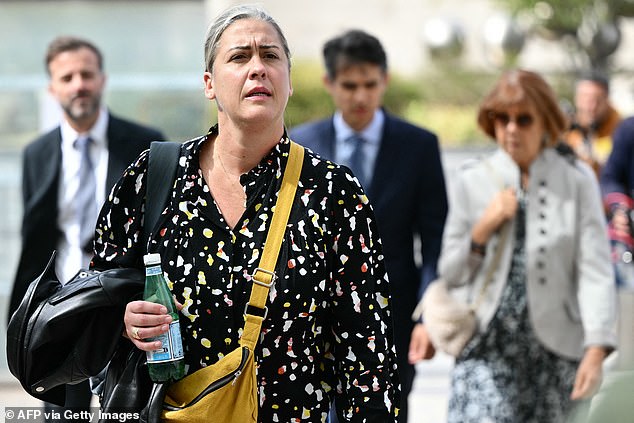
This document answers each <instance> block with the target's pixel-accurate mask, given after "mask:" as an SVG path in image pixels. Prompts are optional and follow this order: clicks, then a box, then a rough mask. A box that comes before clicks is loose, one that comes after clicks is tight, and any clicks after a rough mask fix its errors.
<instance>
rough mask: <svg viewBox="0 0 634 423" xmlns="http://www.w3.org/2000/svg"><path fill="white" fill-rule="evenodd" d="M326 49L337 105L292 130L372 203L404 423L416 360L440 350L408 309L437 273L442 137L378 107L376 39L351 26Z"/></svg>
mask: <svg viewBox="0 0 634 423" xmlns="http://www.w3.org/2000/svg"><path fill="white" fill-rule="evenodd" d="M323 55H324V60H325V65H326V71H327V74H326V75H325V77H324V84H325V86H326V89H327V90H328V92H329V93H330V95H331V96H332V99H333V101H334V103H335V106H336V108H337V110H336V112H335V114H334V115H333V116H332V117H330V118H328V119H325V120H321V121H317V122H312V123H307V124H304V125H301V126H299V127H296V128H293V129H292V130H291V132H290V135H291V138H292V139H293V140H295V141H297V142H299V143H301V144H303V145H304V146H306V147H308V148H310V149H311V150H313V151H314V152H316V153H317V154H319V155H321V156H322V157H324V158H326V159H329V160H333V161H334V162H336V163H340V164H344V165H347V166H348V167H350V168H351V169H352V171H353V172H354V174H355V175H356V176H357V178H358V179H359V181H360V182H361V184H362V186H363V188H364V190H365V191H366V193H367V195H368V198H369V199H370V202H371V204H372V206H373V208H374V211H375V214H376V218H377V222H378V226H379V232H380V236H381V239H382V241H383V247H384V253H385V259H386V266H387V271H388V276H389V278H390V284H391V285H390V286H391V293H392V303H393V304H392V310H393V312H394V337H395V344H396V353H397V359H398V366H399V376H400V380H401V393H402V394H401V404H400V405H401V407H400V408H401V412H400V414H399V415H400V417H399V421H400V422H407V396H408V394H409V392H410V390H411V387H412V383H413V380H414V376H415V368H414V366H413V364H414V363H415V362H416V361H418V360H420V359H429V358H431V357H433V355H434V353H435V351H434V347H433V346H432V345H431V343H430V341H429V338H428V336H427V332H426V330H425V327H424V325H423V324H422V323H421V322H417V323H415V322H413V321H412V318H411V315H412V311H413V310H414V308H415V306H416V304H417V302H418V299H419V298H420V297H421V295H422V292H423V291H424V289H425V287H426V285H427V284H428V283H429V282H431V281H432V280H433V279H434V278H435V277H436V261H437V259H438V255H439V254H440V244H441V239H442V232H443V226H444V223H445V217H446V214H447V195H446V191H445V180H444V176H443V169H442V163H441V159H440V151H439V146H438V139H437V137H436V136H435V135H434V134H433V133H431V132H429V131H427V130H425V129H422V128H419V127H416V126H414V125H412V124H410V123H407V122H405V121H403V120H401V119H398V118H396V117H394V116H392V115H390V114H389V113H388V112H386V111H385V110H384V109H383V108H382V107H381V106H382V101H383V95H384V93H385V90H386V88H387V85H388V79H389V78H388V72H387V58H386V54H385V51H384V49H383V47H382V46H381V43H380V42H379V40H378V39H376V38H375V37H373V36H372V35H369V34H367V33H365V32H363V31H358V30H352V31H348V32H346V33H344V34H343V35H341V36H339V37H336V38H334V39H332V40H330V41H328V42H327V43H326V44H325V46H324V49H323ZM417 241H419V242H417ZM417 245H420V248H416V246H417ZM421 261H422V263H421ZM342 353H345V352H342ZM333 417H334V416H333ZM333 420H334V418H333Z"/></svg>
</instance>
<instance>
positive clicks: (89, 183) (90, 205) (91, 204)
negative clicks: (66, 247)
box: [74, 137, 98, 252]
mask: <svg viewBox="0 0 634 423" xmlns="http://www.w3.org/2000/svg"><path fill="white" fill-rule="evenodd" d="M92 143H93V139H92V138H90V137H79V138H78V139H77V140H76V141H75V144H74V146H75V148H76V149H77V150H79V152H80V153H81V163H80V165H79V188H78V189H77V195H76V196H75V207H76V210H77V216H78V218H79V228H80V229H79V242H80V245H81V247H82V250H84V251H86V252H92V239H93V236H94V233H95V223H96V222H97V215H98V210H97V203H96V201H95V193H96V191H97V178H96V177H95V167H94V165H93V162H92V159H91V158H90V145H91V144H92Z"/></svg>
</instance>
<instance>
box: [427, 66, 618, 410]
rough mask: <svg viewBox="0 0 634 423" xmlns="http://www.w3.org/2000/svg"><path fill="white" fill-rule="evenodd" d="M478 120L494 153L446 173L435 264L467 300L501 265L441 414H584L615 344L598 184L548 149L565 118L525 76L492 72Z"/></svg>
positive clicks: (532, 76) (549, 93)
mask: <svg viewBox="0 0 634 423" xmlns="http://www.w3.org/2000/svg"><path fill="white" fill-rule="evenodd" d="M478 124H479V126H480V128H481V129H482V130H483V131H484V132H485V133H486V134H487V135H488V136H490V137H491V138H492V139H493V140H495V142H496V143H497V145H498V149H497V150H496V151H495V152H493V153H492V154H491V155H489V156H487V157H483V158H481V159H477V160H471V161H470V162H467V163H466V164H464V165H463V166H462V167H461V168H460V169H459V171H458V172H457V173H456V179H455V183H454V184H452V186H453V189H452V192H451V195H450V204H451V205H452V207H451V208H450V210H449V216H448V218H447V224H446V225H445V232H444V237H443V246H442V253H441V256H440V260H439V264H438V268H439V273H440V274H441V276H442V277H443V278H444V279H446V281H447V283H448V284H449V285H450V286H451V287H452V289H451V291H450V292H451V293H452V295H455V296H457V297H460V298H461V299H462V300H464V301H465V302H467V301H469V300H470V299H473V298H475V296H477V295H479V292H480V290H481V289H482V286H483V285H484V284H485V279H489V268H490V266H491V261H492V260H493V258H494V256H495V255H496V251H497V250H499V249H502V250H501V256H500V257H501V260H500V261H499V264H498V266H497V268H496V269H495V272H494V273H492V274H491V275H490V280H489V283H488V285H486V291H485V295H484V296H483V299H482V301H481V303H480V304H479V307H478V308H477V310H476V314H477V317H478V322H479V327H478V329H479V330H478V333H477V334H476V335H475V337H474V338H473V339H471V341H470V342H469V343H468V344H467V346H466V347H465V349H464V350H463V351H462V352H461V354H460V355H459V356H458V357H457V358H456V362H455V366H454V369H453V370H452V375H451V393H450V399H449V410H448V421H449V422H450V423H470V422H472V423H481V422H485V421H486V422H489V421H490V422H496V423H505V422H508V423H511V422H542V423H546V422H552V423H555V422H564V421H566V419H568V418H576V417H577V416H579V415H582V414H584V413H585V412H586V411H587V406H588V404H589V399H590V398H592V396H593V395H594V394H595V393H596V391H597V390H598V388H599V386H600V383H601V379H602V363H603V360H604V358H605V357H606V356H607V355H608V354H609V353H610V352H611V351H612V350H613V349H614V347H615V345H616V334H615V331H614V326H615V312H614V311H615V305H616V303H615V288H614V273H613V270H612V267H611V265H610V261H609V244H608V238H607V234H606V231H605V217H604V214H603V208H602V206H601V198H600V193H599V187H598V181H597V179H596V177H595V175H594V173H593V171H592V169H591V168H590V167H589V166H587V164H586V163H585V162H583V161H581V160H578V159H577V158H576V157H575V156H574V155H573V154H568V155H564V154H562V153H560V152H559V151H558V150H556V149H555V148H554V147H555V146H556V145H557V143H558V142H559V140H560V137H561V135H562V133H563V131H564V130H565V126H566V118H565V116H564V114H563V112H562V111H561V110H560V108H559V106H558V104H557V99H556V97H555V94H554V92H553V90H552V89H551V87H550V86H549V85H548V84H547V83H546V81H545V80H544V79H543V78H542V77H541V76H540V75H538V74H536V73H534V72H530V71H526V70H511V71H507V72H505V73H504V74H502V76H501V77H500V78H499V79H498V81H497V83H496V84H495V86H494V88H493V89H492V90H491V91H490V92H489V93H488V94H487V95H486V97H485V98H484V100H483V101H482V103H481V105H480V108H479V111H478ZM503 233H504V234H505V235H502V234H503Z"/></svg>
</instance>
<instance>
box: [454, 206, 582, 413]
mask: <svg viewBox="0 0 634 423" xmlns="http://www.w3.org/2000/svg"><path fill="white" fill-rule="evenodd" d="M522 206H523V205H522V204H520V208H519V210H518V223H520V221H523V219H521V217H523V211H524V207H522ZM517 227H518V230H517V233H516V234H515V235H516V243H515V247H514V251H513V258H512V264H511V270H510V272H509V278H508V282H507V285H506V287H505V289H504V292H503V295H502V299H501V302H500V306H499V308H498V310H497V311H496V314H495V316H494V317H493V319H492V321H491V322H490V324H489V327H488V329H487V330H486V331H485V332H484V333H481V334H479V335H477V336H476V337H474V338H473V339H472V340H471V341H470V342H469V344H468V345H467V346H466V348H465V350H464V351H463V352H462V354H461V355H460V357H458V358H457V359H456V363H455V367H454V369H453V372H452V380H451V394H450V398H449V412H448V422H449V423H485V422H492V423H493V422H495V423H507V422H508V423H516V422H520V423H527V422H535V423H537V422H539V423H548V422H558V423H559V422H564V421H566V416H567V415H568V414H569V412H570V410H571V407H572V405H573V404H572V402H571V401H570V393H571V392H572V386H573V383H574V378H575V373H576V369H577V367H578V364H579V362H578V361H575V360H568V359H564V358H562V357H559V356H558V355H556V354H554V353H552V352H550V351H548V350H546V349H545V348H544V347H543V346H542V345H541V343H540V342H539V341H538V340H537V338H536V337H535V333H534V331H533V329H532V327H531V324H530V320H529V310H528V306H527V300H526V271H525V251H524V239H525V234H524V225H522V224H518V225H517Z"/></svg>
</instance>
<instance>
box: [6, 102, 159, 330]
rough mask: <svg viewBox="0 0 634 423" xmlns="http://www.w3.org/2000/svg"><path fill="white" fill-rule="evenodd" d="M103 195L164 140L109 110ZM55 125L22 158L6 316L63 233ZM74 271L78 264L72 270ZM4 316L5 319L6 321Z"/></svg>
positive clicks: (59, 155) (59, 138)
mask: <svg viewBox="0 0 634 423" xmlns="http://www.w3.org/2000/svg"><path fill="white" fill-rule="evenodd" d="M107 137H108V147H107V148H108V171H107V177H106V194H107V193H109V192H110V190H111V189H112V186H113V185H114V184H115V183H116V182H117V181H118V180H119V178H120V176H121V175H122V174H123V171H124V170H125V169H126V168H127V167H128V165H129V164H130V163H132V161H134V159H136V157H137V156H138V155H139V154H141V152H142V151H144V150H146V149H148V148H149V146H150V142H152V141H157V140H164V139H165V138H164V136H163V134H161V132H159V131H158V130H155V129H152V128H148V127H145V126H141V125H139V124H136V123H133V122H130V121H127V120H123V119H120V118H117V117H116V116H113V115H112V114H111V115H110V118H109V121H108V129H107ZM61 142H62V136H61V131H60V128H59V127H57V128H55V129H53V130H52V131H50V132H48V133H46V134H44V135H42V136H40V137H39V138H37V139H36V140H35V141H33V142H32V143H30V144H29V145H27V147H26V148H25V150H24V153H23V157H22V158H23V163H22V200H23V212H24V214H23V218H22V234H21V235H22V250H21V253H20V259H19V264H18V269H17V272H16V276H15V281H14V283H13V291H12V292H11V299H10V303H9V318H10V317H11V314H13V312H14V311H15V309H16V308H17V307H18V305H19V304H20V301H21V300H22V297H23V296H24V294H25V292H26V289H27V288H28V286H29V284H30V283H31V282H32V281H33V280H35V279H36V278H37V277H38V276H39V274H40V273H41V272H42V270H43V269H44V267H45V266H46V263H47V262H48V259H49V258H50V256H51V253H52V252H53V250H55V249H56V248H57V243H58V240H59V238H60V237H61V236H62V233H61V230H60V228H59V227H58V225H57V216H58V215H57V213H58V210H57V203H58V191H59V178H60V171H61V163H62V150H61ZM77 270H79V269H77ZM7 321H8V320H7Z"/></svg>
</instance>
